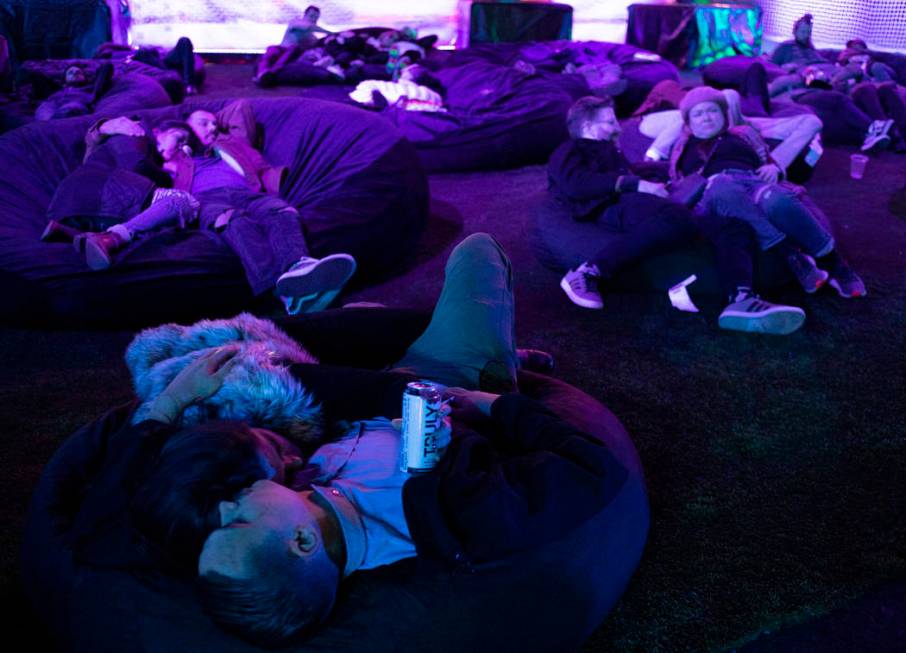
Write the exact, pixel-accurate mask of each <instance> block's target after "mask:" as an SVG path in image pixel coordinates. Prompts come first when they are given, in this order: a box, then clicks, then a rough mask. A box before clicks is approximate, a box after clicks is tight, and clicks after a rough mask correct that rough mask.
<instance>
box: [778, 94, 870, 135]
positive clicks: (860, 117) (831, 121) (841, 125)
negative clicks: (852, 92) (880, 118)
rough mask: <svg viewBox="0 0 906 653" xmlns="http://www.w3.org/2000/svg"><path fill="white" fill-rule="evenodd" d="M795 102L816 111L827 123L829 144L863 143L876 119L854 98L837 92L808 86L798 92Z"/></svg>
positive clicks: (825, 128)
mask: <svg viewBox="0 0 906 653" xmlns="http://www.w3.org/2000/svg"><path fill="white" fill-rule="evenodd" d="M796 102H798V103H799V104H805V105H808V106H810V107H812V109H814V110H815V113H816V114H817V115H818V117H819V118H820V119H821V122H822V123H823V124H824V130H823V137H824V140H825V141H826V142H827V144H828V145H859V144H861V143H863V141H864V140H865V135H866V134H867V133H868V130H869V128H870V127H871V125H872V122H873V121H872V119H871V117H870V116H868V115H867V114H866V113H865V112H864V111H862V109H860V108H859V107H858V106H856V104H855V103H854V102H853V99H852V98H851V97H849V96H848V95H844V94H843V93H838V92H837V91H825V90H821V89H809V90H807V91H805V92H803V93H802V94H800V95H797V96H796Z"/></svg>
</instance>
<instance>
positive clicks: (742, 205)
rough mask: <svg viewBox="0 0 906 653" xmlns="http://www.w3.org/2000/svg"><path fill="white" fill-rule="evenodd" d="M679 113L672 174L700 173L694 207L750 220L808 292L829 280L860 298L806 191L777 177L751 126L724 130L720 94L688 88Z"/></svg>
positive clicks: (861, 290) (857, 282)
mask: <svg viewBox="0 0 906 653" xmlns="http://www.w3.org/2000/svg"><path fill="white" fill-rule="evenodd" d="M680 112H681V113H682V116H683V121H684V123H685V125H686V128H687V129H686V130H685V131H684V132H683V133H682V134H681V135H680V137H679V139H677V141H676V143H675V144H674V146H673V151H672V152H671V157H670V177H671V179H673V180H676V181H678V180H681V179H682V178H684V177H694V176H699V177H704V178H707V179H708V183H707V187H706V188H705V190H704V194H703V195H702V197H701V200H700V203H699V205H700V206H701V208H702V209H703V210H704V211H705V212H706V213H709V214H714V215H722V216H726V217H733V218H737V219H741V220H745V221H746V222H748V223H749V224H750V225H752V228H753V229H754V230H755V233H756V234H757V236H758V242H759V245H760V246H761V248H762V249H763V250H766V249H769V248H772V247H777V248H779V249H780V253H781V254H782V255H783V257H784V259H785V260H786V262H787V264H788V266H789V268H790V271H791V272H793V274H794V276H795V277H796V279H797V280H798V281H799V283H800V285H801V286H802V288H803V290H805V291H806V292H807V293H813V292H815V291H816V290H818V289H819V288H820V287H821V286H822V285H824V283H825V282H826V281H827V280H828V277H830V284H831V286H832V287H833V288H834V289H836V291H837V292H838V293H839V294H840V296H841V297H862V296H864V295H865V293H866V291H865V284H864V283H863V282H862V279H860V278H859V276H858V275H857V274H856V273H855V272H854V271H853V270H852V268H851V267H850V266H849V265H848V264H847V262H846V261H845V260H844V259H843V257H841V256H840V254H839V253H838V252H837V250H836V243H835V242H834V238H833V236H832V235H831V234H830V232H829V231H828V229H827V227H826V226H825V225H827V224H828V222H827V219H826V218H825V217H824V216H823V214H821V211H820V209H819V208H818V207H817V205H815V203H814V202H812V201H811V198H809V196H808V194H807V193H806V191H805V189H804V188H802V187H801V186H795V185H793V184H789V183H787V182H781V181H780V180H781V178H782V170H781V167H780V166H779V165H777V164H776V163H775V162H774V161H773V160H772V159H771V156H770V154H769V153H768V149H767V145H765V143H764V141H763V140H761V138H760V136H758V133H757V132H756V131H755V130H754V129H752V128H751V127H748V126H737V127H730V121H729V119H728V115H727V113H728V110H727V101H726V97H725V96H724V94H723V93H721V92H720V91H718V90H716V89H713V88H711V87H709V86H700V87H698V88H695V89H693V90H691V91H690V92H689V93H687V94H686V96H685V97H684V98H683V100H682V101H681V102H680ZM787 237H789V238H787ZM816 259H817V261H818V263H820V264H821V267H820V268H819V267H818V266H817V264H816ZM825 269H826V270H828V271H829V272H828V271H825Z"/></svg>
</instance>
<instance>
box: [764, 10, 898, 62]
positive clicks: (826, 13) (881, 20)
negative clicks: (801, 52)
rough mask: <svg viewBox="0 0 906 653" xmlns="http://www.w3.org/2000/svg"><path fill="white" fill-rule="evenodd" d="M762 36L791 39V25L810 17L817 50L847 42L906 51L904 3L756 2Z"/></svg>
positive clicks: (775, 39)
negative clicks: (855, 40)
mask: <svg viewBox="0 0 906 653" xmlns="http://www.w3.org/2000/svg"><path fill="white" fill-rule="evenodd" d="M760 4H761V7H762V9H763V10H764V32H765V36H766V37H768V38H770V39H771V40H774V41H786V40H787V39H790V38H792V32H793V23H794V22H796V19H797V18H799V17H800V16H802V15H803V14H806V13H809V14H812V16H813V17H814V21H813V30H812V40H813V41H814V42H815V45H817V46H818V47H842V46H843V44H845V43H846V41H848V40H849V39H851V38H861V39H864V40H865V41H866V42H867V43H868V44H869V46H871V47H872V48H878V49H883V50H906V0H760Z"/></svg>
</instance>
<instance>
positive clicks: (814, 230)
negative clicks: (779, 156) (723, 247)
mask: <svg viewBox="0 0 906 653" xmlns="http://www.w3.org/2000/svg"><path fill="white" fill-rule="evenodd" d="M702 208H703V209H704V211H705V212H708V213H714V214H718V215H723V216H726V217H734V218H738V219H740V220H744V221H745V222H748V223H749V224H750V225H751V227H752V229H753V230H754V231H755V234H756V236H757V238H758V243H759V245H760V247H761V249H762V250H766V249H769V248H770V247H773V246H774V245H776V244H777V243H779V242H781V241H782V240H784V238H785V237H787V236H788V237H790V238H791V239H792V240H793V241H794V242H795V243H796V244H798V245H799V246H800V247H801V248H802V250H803V251H805V252H806V253H807V254H811V255H812V256H815V257H819V256H824V255H825V254H828V253H830V252H831V251H832V250H833V248H834V238H833V236H831V234H830V232H829V231H828V230H827V228H826V227H825V224H827V220H826V218H825V217H824V215H823V213H822V212H821V211H820V209H818V207H817V206H816V205H815V204H814V202H812V201H811V199H810V198H808V196H807V195H806V194H805V193H804V191H803V192H801V193H799V192H796V191H795V190H793V189H792V188H790V187H789V186H788V185H786V184H767V183H765V182H764V181H762V180H761V179H760V178H759V177H758V175H756V174H755V173H754V172H753V171H750V170H725V171H723V172H722V173H719V174H717V175H714V176H712V177H711V179H710V181H709V185H708V188H707V190H705V196H704V197H703V198H702Z"/></svg>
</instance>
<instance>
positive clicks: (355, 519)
mask: <svg viewBox="0 0 906 653" xmlns="http://www.w3.org/2000/svg"><path fill="white" fill-rule="evenodd" d="M401 447H402V438H401V437H400V433H399V431H397V430H396V429H395V428H393V426H392V425H391V424H390V420H387V419H384V418H378V419H373V420H365V421H362V422H356V423H355V424H353V428H352V429H351V430H350V431H349V432H348V433H347V434H346V435H345V436H343V437H342V438H341V439H339V440H337V441H336V442H330V443H328V444H325V445H323V446H321V447H319V448H318V450H317V451H316V452H315V453H314V455H313V456H312V457H311V459H310V460H309V462H310V463H311V464H314V465H317V466H318V467H319V468H320V469H321V474H320V475H319V476H318V478H317V479H315V481H314V483H313V484H312V489H313V490H314V491H315V492H317V493H318V494H319V495H320V496H321V497H322V498H323V499H324V500H325V501H327V503H328V504H330V506H331V507H332V508H333V510H334V512H335V514H336V516H337V519H338V520H339V522H340V527H341V528H342V531H343V538H344V540H345V542H346V568H345V569H344V572H343V574H344V576H348V575H349V574H351V573H352V572H354V571H356V570H358V569H373V568H375V567H380V566H382V565H389V564H391V563H394V562H396V561H397V560H402V559H403V558H410V557H413V556H414V555H415V544H414V543H413V542H412V538H411V536H410V535H409V527H408V525H407V524H406V516H405V514H404V512H403V483H405V482H406V480H407V479H408V478H409V475H408V474H407V473H406V472H402V471H400V450H401Z"/></svg>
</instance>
